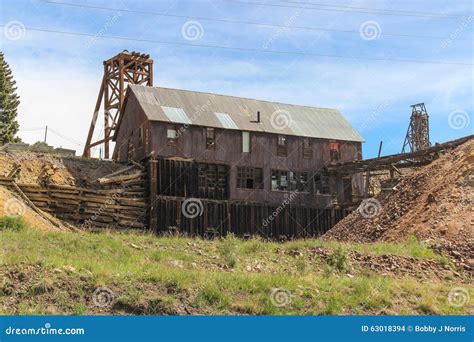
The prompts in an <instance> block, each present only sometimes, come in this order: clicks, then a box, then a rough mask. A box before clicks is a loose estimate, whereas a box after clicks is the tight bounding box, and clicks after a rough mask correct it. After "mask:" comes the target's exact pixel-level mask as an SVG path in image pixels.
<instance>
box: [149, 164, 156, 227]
mask: <svg viewBox="0 0 474 342" xmlns="http://www.w3.org/2000/svg"><path fill="white" fill-rule="evenodd" d="M157 175H158V162H157V160H155V159H150V160H149V161H148V195H149V197H148V201H149V203H150V206H149V212H148V215H149V218H148V222H149V223H148V229H149V230H151V231H154V232H155V233H157V232H158V204H157V198H158V183H157Z"/></svg>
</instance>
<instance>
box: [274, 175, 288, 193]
mask: <svg viewBox="0 0 474 342" xmlns="http://www.w3.org/2000/svg"><path fill="white" fill-rule="evenodd" d="M272 190H274V191H275V190H276V191H287V190H288V171H281V170H272Z"/></svg>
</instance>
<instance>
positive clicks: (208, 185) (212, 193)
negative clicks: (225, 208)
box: [197, 163, 228, 198]
mask: <svg viewBox="0 0 474 342" xmlns="http://www.w3.org/2000/svg"><path fill="white" fill-rule="evenodd" d="M197 166H198V197H205V198H225V197H226V196H227V175H228V166H227V165H220V164H206V163H199V164H198V165H197Z"/></svg>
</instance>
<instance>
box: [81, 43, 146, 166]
mask: <svg viewBox="0 0 474 342" xmlns="http://www.w3.org/2000/svg"><path fill="white" fill-rule="evenodd" d="M127 84H137V85H147V86H153V60H152V59H150V55H145V54H140V53H136V52H128V51H127V50H124V51H123V52H121V53H119V54H118V55H116V56H115V57H112V58H110V59H109V60H106V61H104V76H103V77H102V83H101V85H100V90H99V96H98V97H97V102H96V105H95V109H94V114H93V116H92V122H91V125H90V128H89V134H88V135H87V140H86V144H85V147H84V153H83V156H84V157H86V158H90V157H91V149H92V148H93V147H95V146H99V145H102V144H103V146H104V158H105V159H109V157H110V156H109V153H110V152H109V143H110V141H111V140H112V138H113V136H114V133H115V126H116V124H117V121H118V118H119V116H120V110H121V108H122V105H123V102H124V100H125V91H126V89H127ZM102 102H103V103H104V136H103V138H101V139H99V140H97V141H92V138H93V136H94V131H95V128H96V127H95V126H96V123H97V118H98V116H99V112H100V109H101V105H102Z"/></svg>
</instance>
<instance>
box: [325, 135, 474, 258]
mask: <svg viewBox="0 0 474 342" xmlns="http://www.w3.org/2000/svg"><path fill="white" fill-rule="evenodd" d="M473 161H474V140H473V139H471V140H469V141H467V142H466V143H464V144H463V145H461V146H459V147H457V148H456V149H454V150H451V151H448V152H446V153H444V154H443V155H442V156H441V157H440V158H438V159H437V160H435V161H433V162H432V163H431V164H429V165H427V166H424V167H422V168H420V169H419V170H417V171H415V172H414V173H412V174H410V175H408V176H406V177H404V178H403V179H402V180H401V181H400V183H399V184H398V185H397V186H396V187H395V190H394V191H393V192H391V193H390V194H388V195H387V196H386V197H384V198H383V197H382V196H378V197H375V198H373V199H369V200H366V201H364V202H363V203H362V204H361V206H360V207H359V208H358V210H356V211H354V212H353V213H352V214H350V215H349V216H347V217H346V218H344V219H343V220H342V221H340V222H339V223H338V224H337V225H336V226H334V227H333V228H332V229H331V230H330V231H328V232H327V233H326V234H325V235H324V236H323V238H325V239H335V240H340V241H354V242H373V241H378V240H385V241H403V240H405V239H406V238H407V237H408V236H410V235H415V236H416V237H417V238H419V239H423V240H426V239H433V240H445V241H449V242H450V243H455V244H462V245H466V246H465V247H466V248H467V250H470V255H471V257H472V254H473V248H474V247H473V246H474V239H473V238H474V236H473V230H472V226H471V221H472V205H473V203H472V202H473V197H472V186H473V184H474V179H473V173H472V164H473ZM464 249H465V248H463V250H464ZM467 257H468V258H469V255H467Z"/></svg>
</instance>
